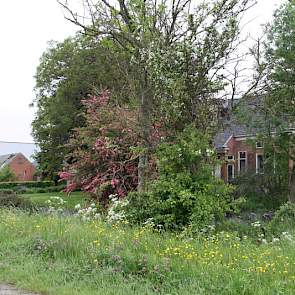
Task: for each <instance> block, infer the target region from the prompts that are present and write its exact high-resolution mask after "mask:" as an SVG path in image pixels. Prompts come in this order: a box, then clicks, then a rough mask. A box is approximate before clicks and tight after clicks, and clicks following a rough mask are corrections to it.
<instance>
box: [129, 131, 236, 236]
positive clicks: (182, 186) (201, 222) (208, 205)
mask: <svg viewBox="0 0 295 295" xmlns="http://www.w3.org/2000/svg"><path fill="white" fill-rule="evenodd" d="M157 159H158V161H157V168H158V173H159V175H158V179H157V180H155V181H153V182H151V183H150V185H149V190H148V192H146V193H136V192H133V193H130V194H129V195H128V201H129V204H128V205H127V206H126V208H125V210H126V216H127V218H128V219H129V221H131V222H135V223H146V222H152V223H154V224H155V225H157V226H162V227H164V228H165V229H172V230H179V229H183V228H184V227H186V226H188V225H191V226H192V227H193V228H195V229H196V230H199V229H201V228H204V227H206V226H208V225H210V224H212V223H213V222H214V221H215V220H217V219H220V218H223V217H224V215H225V212H226V211H229V210H231V205H232V204H233V202H232V201H233V200H232V197H231V193H232V187H231V186H229V185H226V184H224V183H223V182H222V181H221V180H219V179H217V178H215V177H214V176H213V175H212V171H213V165H214V163H215V162H216V159H215V154H214V151H213V149H211V147H210V145H209V137H208V136H206V135H202V134H200V133H199V132H197V131H196V130H195V129H194V128H192V127H190V128H187V129H185V130H184V132H183V133H182V134H181V135H179V136H178V137H177V138H176V140H175V141H174V142H173V143H170V144H168V143H166V144H162V145H161V146H160V147H159V150H158V152H157Z"/></svg>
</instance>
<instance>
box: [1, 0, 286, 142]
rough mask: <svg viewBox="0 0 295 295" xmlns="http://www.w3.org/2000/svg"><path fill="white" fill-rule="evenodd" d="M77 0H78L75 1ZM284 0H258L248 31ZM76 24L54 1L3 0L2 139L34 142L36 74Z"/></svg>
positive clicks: (254, 33)
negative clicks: (50, 47)
mask: <svg viewBox="0 0 295 295" xmlns="http://www.w3.org/2000/svg"><path fill="white" fill-rule="evenodd" d="M75 1H77V0H75ZM283 2H284V0H258V4H257V5H256V6H255V7H254V8H252V10H251V11H250V12H248V13H247V19H249V20H252V19H253V21H252V22H251V23H250V24H249V25H248V27H247V31H249V32H250V34H251V35H252V36H253V37H258V36H259V34H261V28H260V24H262V23H265V22H267V21H269V20H270V19H271V16H272V12H273V10H274V8H275V7H277V5H279V4H281V3H283ZM75 30H76V27H75V26H74V25H72V24H71V23H69V22H67V21H66V20H65V19H64V18H63V13H62V11H61V9H60V7H59V5H58V4H57V2H56V1H55V0H26V1H24V0H0V38H1V39H0V40H1V41H0V42H1V43H0V85H1V90H0V141H26V142H32V141H33V138H32V136H31V126H30V125H31V122H32V120H33V117H34V110H33V109H31V108H29V104H30V103H31V102H32V100H33V99H34V92H33V87H34V78H33V76H34V74H35V71H36V67H37V65H38V63H39V58H40V57H41V55H42V53H43V52H44V51H45V49H46V48H47V42H48V41H49V40H58V41H61V40H63V39H64V38H66V37H68V36H69V35H72V34H74V32H75Z"/></svg>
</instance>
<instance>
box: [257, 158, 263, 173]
mask: <svg viewBox="0 0 295 295" xmlns="http://www.w3.org/2000/svg"><path fill="white" fill-rule="evenodd" d="M256 173H263V155H261V154H256Z"/></svg>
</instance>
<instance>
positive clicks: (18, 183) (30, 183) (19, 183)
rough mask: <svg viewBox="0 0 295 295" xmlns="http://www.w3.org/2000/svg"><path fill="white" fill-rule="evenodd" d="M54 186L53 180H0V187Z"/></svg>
mask: <svg viewBox="0 0 295 295" xmlns="http://www.w3.org/2000/svg"><path fill="white" fill-rule="evenodd" d="M52 186H54V182H53V181H9V182H0V189H20V188H46V187H52Z"/></svg>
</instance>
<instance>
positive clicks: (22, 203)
mask: <svg viewBox="0 0 295 295" xmlns="http://www.w3.org/2000/svg"><path fill="white" fill-rule="evenodd" d="M1 207H7V208H19V209H28V210H32V209H34V206H33V204H32V202H31V201H30V200H28V199H26V198H24V197H21V196H19V195H17V194H16V193H14V192H1V191H0V208H1Z"/></svg>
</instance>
